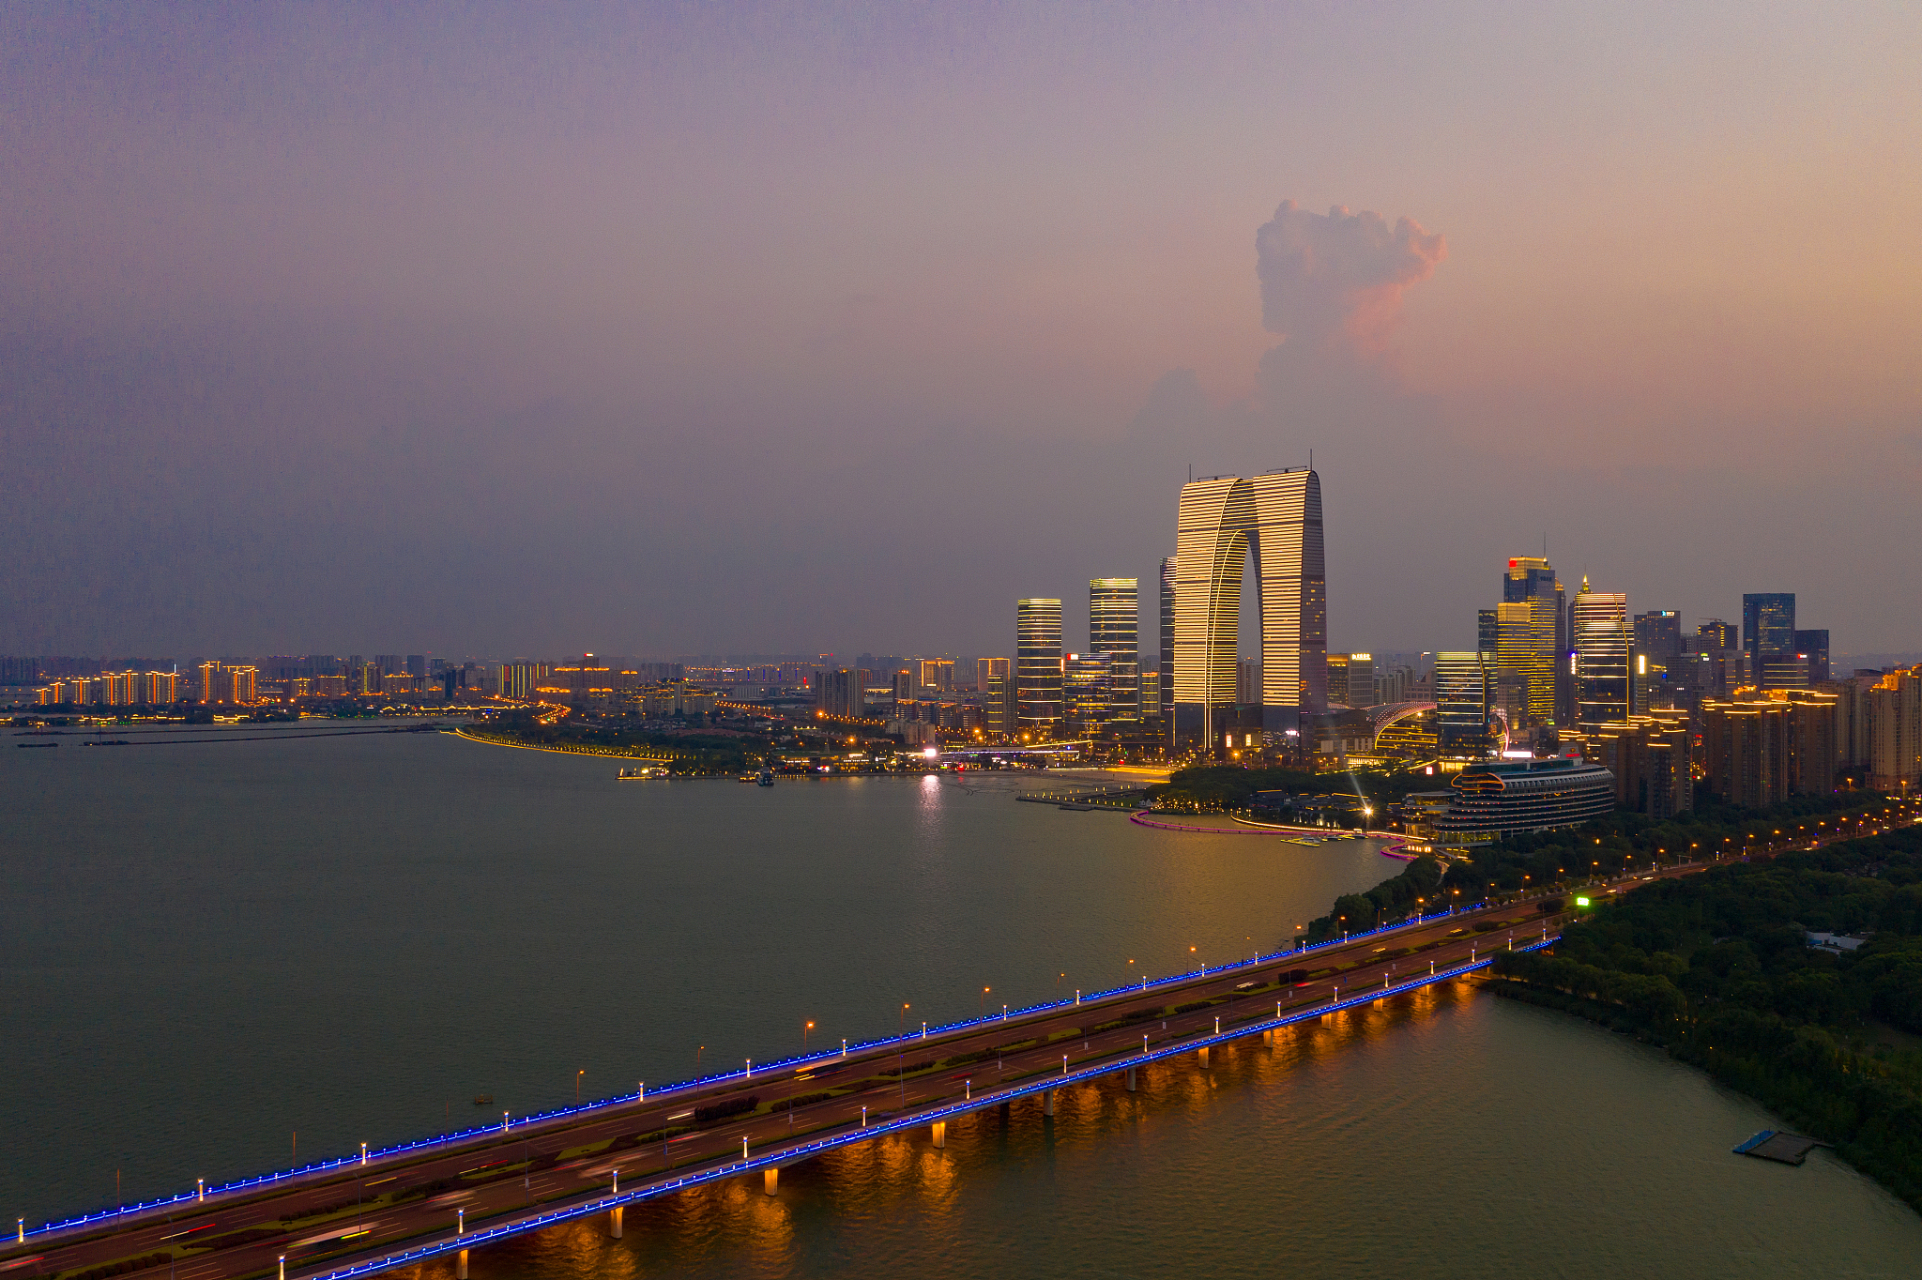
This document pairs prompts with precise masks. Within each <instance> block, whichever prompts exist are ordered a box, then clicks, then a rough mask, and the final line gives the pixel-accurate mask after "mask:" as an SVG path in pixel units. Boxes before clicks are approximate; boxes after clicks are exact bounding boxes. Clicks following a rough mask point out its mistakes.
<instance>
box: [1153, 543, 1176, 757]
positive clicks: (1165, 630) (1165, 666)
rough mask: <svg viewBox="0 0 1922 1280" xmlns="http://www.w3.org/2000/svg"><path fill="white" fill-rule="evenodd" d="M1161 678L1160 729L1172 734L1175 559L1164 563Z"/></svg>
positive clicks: (1159, 695) (1162, 563) (1156, 689)
mask: <svg viewBox="0 0 1922 1280" xmlns="http://www.w3.org/2000/svg"><path fill="white" fill-rule="evenodd" d="M1157 665H1158V666H1159V667H1160V669H1161V679H1160V680H1159V681H1158V682H1157V683H1156V686H1155V693H1156V695H1157V696H1158V697H1159V698H1160V699H1161V732H1162V733H1163V734H1164V735H1165V734H1167V733H1169V732H1170V731H1171V730H1172V729H1173V727H1174V722H1175V558H1174V557H1173V556H1169V557H1168V558H1167V559H1165V560H1163V561H1162V562H1161V653H1160V654H1159V656H1158V658H1157Z"/></svg>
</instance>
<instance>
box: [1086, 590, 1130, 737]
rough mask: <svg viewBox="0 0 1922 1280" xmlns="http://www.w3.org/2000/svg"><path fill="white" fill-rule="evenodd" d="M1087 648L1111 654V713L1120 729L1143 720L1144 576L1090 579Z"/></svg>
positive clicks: (1113, 721) (1127, 730) (1109, 670)
mask: <svg viewBox="0 0 1922 1280" xmlns="http://www.w3.org/2000/svg"><path fill="white" fill-rule="evenodd" d="M1088 651H1089V652H1090V653H1105V654H1107V655H1108V716H1107V720H1108V723H1109V725H1110V726H1112V727H1113V728H1114V729H1116V730H1117V731H1119V732H1133V731H1134V727H1135V725H1136V724H1137V723H1138V722H1139V721H1140V720H1141V579H1139V578H1092V579H1090V580H1089V582H1088Z"/></svg>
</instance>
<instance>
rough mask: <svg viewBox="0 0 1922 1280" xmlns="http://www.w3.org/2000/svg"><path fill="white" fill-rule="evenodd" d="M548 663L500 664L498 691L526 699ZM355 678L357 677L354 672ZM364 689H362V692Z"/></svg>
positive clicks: (512, 696)
mask: <svg viewBox="0 0 1922 1280" xmlns="http://www.w3.org/2000/svg"><path fill="white" fill-rule="evenodd" d="M547 676H548V665H547V664H546V663H545V662H506V663H502V664H501V673H500V691H501V696H502V697H503V698H515V699H522V700H525V699H528V698H532V697H533V696H534V690H535V689H536V688H538V687H539V686H540V683H541V681H543V680H545V679H547ZM354 678H355V679H359V678H360V677H359V673H358V672H356V673H355V676H354ZM364 691H365V690H362V692H364Z"/></svg>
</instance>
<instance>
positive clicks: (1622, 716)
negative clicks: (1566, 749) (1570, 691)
mask: <svg viewBox="0 0 1922 1280" xmlns="http://www.w3.org/2000/svg"><path fill="white" fill-rule="evenodd" d="M1572 622H1573V627H1572V629H1573V631H1574V633H1575V639H1574V650H1575V669H1574V670H1575V723H1576V726H1577V727H1578V728H1580V729H1581V730H1582V732H1584V733H1593V732H1594V731H1595V730H1596V729H1598V728H1600V727H1601V726H1602V725H1604V724H1609V723H1612V722H1615V721H1620V720H1627V719H1628V713H1629V710H1630V706H1629V671H1628V668H1629V648H1630V643H1629V636H1630V633H1629V629H1628V597H1627V596H1626V595H1623V594H1622V593H1621V592H1619V591H1591V590H1589V588H1588V579H1587V578H1586V577H1584V578H1583V579H1582V589H1581V591H1580V592H1579V593H1577V594H1576V596H1575V607H1574V609H1573V610H1572Z"/></svg>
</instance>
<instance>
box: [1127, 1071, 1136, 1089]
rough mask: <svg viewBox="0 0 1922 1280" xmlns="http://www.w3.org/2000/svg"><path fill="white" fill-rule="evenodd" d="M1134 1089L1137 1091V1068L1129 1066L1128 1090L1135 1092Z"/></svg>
mask: <svg viewBox="0 0 1922 1280" xmlns="http://www.w3.org/2000/svg"><path fill="white" fill-rule="evenodd" d="M1134 1091H1135V1069H1134V1068H1133V1067H1129V1068H1128V1092H1129V1093H1133V1092H1134Z"/></svg>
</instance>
